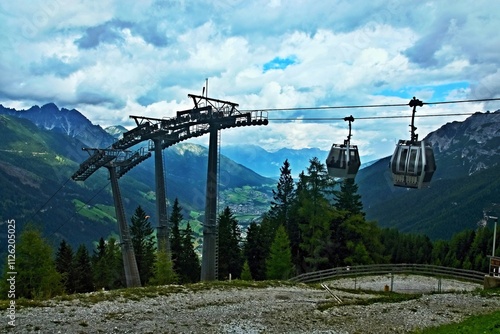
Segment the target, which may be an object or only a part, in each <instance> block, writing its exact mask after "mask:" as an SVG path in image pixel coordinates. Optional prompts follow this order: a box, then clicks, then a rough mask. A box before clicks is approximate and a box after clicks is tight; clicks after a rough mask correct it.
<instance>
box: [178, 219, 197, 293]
mask: <svg viewBox="0 0 500 334" xmlns="http://www.w3.org/2000/svg"><path fill="white" fill-rule="evenodd" d="M178 259H179V276H180V277H181V282H182V283H194V282H198V281H199V280H200V276H201V266H200V260H199V258H198V255H196V252H195V250H194V245H193V230H192V229H191V225H190V224H189V223H187V225H186V229H185V230H184V232H183V235H182V253H181V254H180V256H179V258H178Z"/></svg>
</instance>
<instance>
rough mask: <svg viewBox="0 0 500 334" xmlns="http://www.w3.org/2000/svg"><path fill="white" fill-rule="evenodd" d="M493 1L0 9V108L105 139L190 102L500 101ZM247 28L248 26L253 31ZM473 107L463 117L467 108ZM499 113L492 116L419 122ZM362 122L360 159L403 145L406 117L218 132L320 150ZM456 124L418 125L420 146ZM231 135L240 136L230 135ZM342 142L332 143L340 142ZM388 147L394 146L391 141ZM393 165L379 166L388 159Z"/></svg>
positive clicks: (149, 1) (55, 0)
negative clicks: (67, 116)
mask: <svg viewBox="0 0 500 334" xmlns="http://www.w3.org/2000/svg"><path fill="white" fill-rule="evenodd" d="M494 7H495V6H494V4H493V3H492V2H487V1H484V2H482V1H480V3H478V2H477V1H472V0H464V1H461V2H458V3H456V4H454V5H453V6H447V7H446V8H443V4H442V3H441V2H438V1H427V2H424V3H418V4H415V3H414V2H412V1H399V0H398V1H396V0H390V1H386V0H373V1H370V2H368V3H367V2H364V1H351V2H346V1H319V2H315V3H314V4H311V3H307V2H302V1H289V2H286V3H285V2H283V1H279V0H275V1H271V2H269V1H263V0H262V1H261V0H258V1H251V2H249V1H242V0H218V1H201V2H196V3H194V2H192V1H189V0H186V1H172V0H145V1H129V0H123V1H98V2H88V1H84V0H71V1H70V0H68V1H64V2H63V1H62V0H48V1H41V0H40V1H31V2H30V5H29V6H26V5H25V4H24V3H22V2H3V3H1V4H0V8H1V10H0V28H1V29H0V31H1V32H0V35H1V36H0V37H1V38H0V47H1V48H2V53H0V60H1V61H0V71H1V73H2V76H0V103H2V104H4V105H5V106H11V105H12V106H14V105H15V106H19V105H25V106H26V107H29V106H30V105H31V104H39V105H40V104H44V103H47V102H55V103H56V104H57V105H58V106H59V107H65V108H68V109H71V108H76V109H78V110H80V111H82V112H83V113H84V114H85V116H86V117H87V118H89V119H90V120H92V121H93V122H94V123H97V124H101V125H103V126H107V125H113V124H117V123H121V122H125V123H124V124H125V125H127V126H130V125H132V123H131V122H130V120H129V118H128V115H130V114H133V115H137V114H139V115H144V116H151V117H163V116H165V115H170V114H172V115H173V114H175V111H176V110H184V109H187V108H190V107H192V102H191V101H190V100H189V99H188V97H187V94H189V93H194V94H201V91H202V87H203V86H204V85H205V79H206V78H208V79H209V86H208V92H209V95H210V96H211V97H214V98H218V99H223V100H229V101H233V102H236V103H238V104H239V105H240V109H241V110H245V109H247V110H248V109H258V108H262V109H267V108H291V107H313V106H342V105H344V106H345V105H361V104H394V103H407V102H408V101H409V100H410V99H411V98H412V97H413V96H416V97H417V98H419V99H421V100H423V101H425V102H429V101H437V100H449V99H466V98H491V97H498V91H500V87H499V86H500V73H499V72H498V68H499V65H500V64H499V63H500V58H499V57H498V50H499V49H500V40H499V39H498V38H497V37H496V36H497V34H498V33H497V30H498V25H499V23H500V19H499V18H498V16H497V15H496V8H494ZM255 18H258V19H255ZM472 108H474V109H472ZM484 108H489V109H491V110H495V109H498V106H497V105H496V104H494V103H489V104H480V103H478V104H474V105H447V106H446V108H444V107H442V108H438V107H437V106H424V107H423V108H421V109H422V110H421V111H419V112H422V113H425V112H429V113H433V112H443V113H446V112H451V111H455V112H467V111H470V110H473V111H476V110H481V109H484ZM349 114H353V115H354V117H356V118H359V120H356V122H355V123H354V125H353V130H354V131H355V132H354V137H353V140H354V139H356V140H357V141H358V142H359V143H360V144H359V145H360V150H361V148H362V149H363V152H367V153H363V154H367V155H370V156H376V155H377V154H386V153H387V150H386V148H385V147H386V146H384V145H382V144H380V143H383V140H387V141H388V142H391V141H394V140H397V139H399V138H406V137H407V135H408V120H407V119H394V120H387V121H381V120H377V119H373V120H369V119H365V120H363V119H361V118H362V117H369V116H384V115H385V116H390V115H409V108H401V107H399V108H373V109H332V110H297V111H286V112H285V111H272V112H269V117H270V118H274V119H279V118H295V119H297V120H296V121H292V122H290V121H284V120H283V121H272V122H271V124H270V125H269V126H268V127H248V129H247V128H245V129H243V128H241V130H238V131H232V130H231V131H229V132H227V134H226V133H225V134H224V135H223V136H227V137H228V138H230V140H231V141H233V142H245V138H246V137H245V136H251V138H252V140H254V141H255V142H256V143H259V144H261V145H263V146H265V147H266V148H273V149H278V148H280V147H283V146H288V147H295V148H298V147H321V148H323V149H327V148H328V147H329V146H330V145H331V144H332V143H333V141H335V140H337V138H339V140H340V142H342V140H343V139H344V137H345V134H344V132H345V124H344V122H343V121H334V120H331V121H313V120H307V119H308V118H331V119H342V118H343V117H345V116H348V115H349ZM458 119H459V118H457V117H455V118H452V117H449V118H437V117H434V118H427V119H419V123H420V124H419V125H418V127H419V133H420V137H422V136H424V135H425V132H427V131H431V130H432V129H435V128H437V127H439V126H441V125H442V124H443V123H444V122H446V121H449V120H458ZM238 129H240V128H238ZM338 134H341V135H338ZM391 144H392V142H391ZM389 154H390V153H389Z"/></svg>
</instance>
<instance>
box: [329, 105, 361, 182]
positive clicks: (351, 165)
mask: <svg viewBox="0 0 500 334" xmlns="http://www.w3.org/2000/svg"><path fill="white" fill-rule="evenodd" d="M344 121H349V135H348V136H347V140H344V144H333V145H332V148H331V149H330V153H329V154H328V157H327V158H326V167H327V169H328V174H329V175H330V176H331V177H337V178H344V179H354V178H355V177H356V174H357V172H358V170H359V167H360V166H361V160H360V159H359V153H358V147H357V146H356V145H351V144H350V139H351V122H354V117H352V115H351V116H350V117H345V118H344Z"/></svg>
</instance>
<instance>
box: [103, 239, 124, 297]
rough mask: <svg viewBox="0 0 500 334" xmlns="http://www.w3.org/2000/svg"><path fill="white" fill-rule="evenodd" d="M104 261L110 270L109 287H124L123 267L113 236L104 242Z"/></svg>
mask: <svg viewBox="0 0 500 334" xmlns="http://www.w3.org/2000/svg"><path fill="white" fill-rule="evenodd" d="M105 263H106V264H107V265H108V266H109V272H110V281H109V284H110V285H109V289H118V288H123V287H126V286H127V284H126V282H125V269H124V267H123V257H122V253H121V249H120V245H119V244H118V243H117V241H116V239H115V238H113V237H111V238H109V239H108V241H107V243H106V255H105ZM105 288H106V286H105Z"/></svg>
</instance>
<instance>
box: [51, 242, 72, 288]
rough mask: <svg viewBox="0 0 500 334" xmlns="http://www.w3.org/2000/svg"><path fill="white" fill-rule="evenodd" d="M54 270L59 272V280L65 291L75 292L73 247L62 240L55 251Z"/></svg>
mask: <svg viewBox="0 0 500 334" xmlns="http://www.w3.org/2000/svg"><path fill="white" fill-rule="evenodd" d="M55 265H56V270H57V272H58V273H59V274H61V278H62V280H61V282H62V284H63V286H64V290H65V291H66V292H67V293H73V292H75V285H74V282H75V273H74V269H73V249H72V248H71V246H70V245H69V244H68V243H67V242H66V240H62V241H61V243H60V244H59V249H58V250H57V253H56V260H55Z"/></svg>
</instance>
